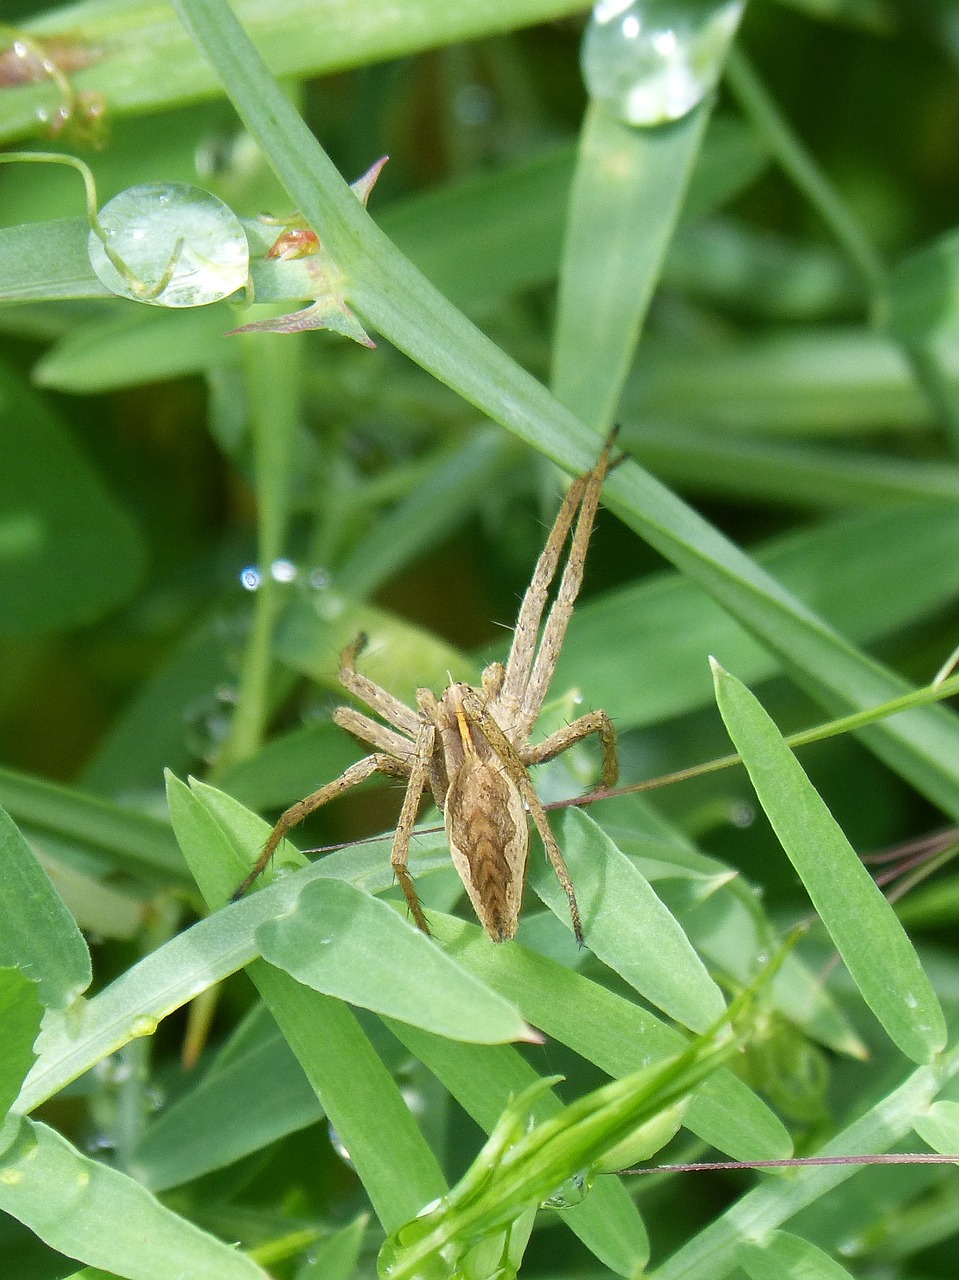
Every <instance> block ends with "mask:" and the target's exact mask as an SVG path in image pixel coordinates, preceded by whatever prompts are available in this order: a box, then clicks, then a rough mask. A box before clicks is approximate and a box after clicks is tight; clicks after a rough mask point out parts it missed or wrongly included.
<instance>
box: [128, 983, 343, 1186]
mask: <svg viewBox="0 0 959 1280" xmlns="http://www.w3.org/2000/svg"><path fill="white" fill-rule="evenodd" d="M267 1079H268V1080H269V1088H264V1086H263V1082H264V1080H267ZM238 1115H242V1116H243V1121H244V1122H243V1124H242V1125H238V1124H236V1123H235V1118H236V1116H238ZM322 1117H323V1108H322V1107H321V1106H320V1104H319V1102H318V1100H317V1097H316V1094H315V1093H314V1092H313V1090H312V1088H311V1087H310V1084H309V1081H308V1080H307V1078H306V1076H305V1075H304V1074H303V1069H302V1067H301V1066H300V1065H299V1063H298V1062H297V1060H296V1058H295V1057H294V1056H293V1052H292V1050H291V1049H290V1047H289V1045H288V1044H287V1042H286V1041H285V1040H284V1039H283V1036H282V1035H281V1034H280V1031H279V1028H278V1027H277V1025H276V1023H275V1022H274V1021H273V1019H272V1017H271V1016H270V1013H269V1011H268V1010H267V1008H266V1007H265V1005H263V1004H257V1005H255V1006H254V1007H253V1009H252V1010H251V1011H250V1013H249V1014H248V1015H247V1017H246V1018H245V1019H244V1020H243V1021H242V1022H241V1023H240V1025H239V1026H238V1027H237V1029H236V1030H235V1031H234V1032H233V1034H232V1035H231V1036H230V1038H229V1040H227V1042H226V1044H225V1045H224V1046H223V1048H222V1049H221V1050H220V1051H219V1053H218V1054H217V1057H216V1059H215V1060H214V1062H213V1063H212V1064H211V1066H210V1067H209V1069H208V1070H207V1071H206V1073H205V1074H204V1076H203V1078H202V1079H201V1080H200V1081H199V1082H198V1083H197V1084H196V1085H195V1086H194V1088H192V1089H190V1090H189V1092H187V1093H185V1094H184V1095H183V1096H182V1097H180V1098H178V1099H177V1100H176V1101H175V1102H174V1103H173V1104H172V1105H171V1106H169V1107H167V1108H166V1110H164V1111H163V1112H161V1113H160V1115H159V1116H157V1117H156V1118H155V1119H154V1120H153V1121H152V1123H151V1124H149V1125H148V1127H147V1129H146V1131H145V1132H144V1134H143V1137H142V1139H141V1140H140V1142H139V1143H138V1144H137V1147H136V1151H135V1153H134V1167H135V1170H136V1175H137V1178H138V1179H139V1181H141V1182H143V1183H144V1184H145V1185H146V1186H148V1187H149V1188H150V1189H151V1191H165V1190H166V1189H167V1188H169V1187H176V1186H179V1185H180V1184H181V1183H184V1182H189V1181H190V1180H191V1179H192V1178H198V1177H199V1176H200V1175H201V1174H204V1173H209V1172H210V1171H211V1170H212V1169H220V1168H222V1167H223V1166H224V1165H228V1164H232V1163H233V1162H234V1161H235V1160H240V1159H242V1157H243V1156H248V1155H251V1154H252V1153H253V1152H255V1151H259V1150H260V1149H261V1148H263V1147H266V1146H268V1145H269V1144H270V1143H271V1142H275V1141H277V1139H279V1138H282V1137H285V1136H286V1135H287V1134H289V1133H295V1132H297V1131H298V1130H300V1129H305V1128H306V1127H307V1125H310V1124H315V1123H316V1122H317V1121H318V1120H321V1119H322Z"/></svg>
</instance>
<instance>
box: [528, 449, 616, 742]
mask: <svg viewBox="0 0 959 1280" xmlns="http://www.w3.org/2000/svg"><path fill="white" fill-rule="evenodd" d="M612 444H613V436H610V438H609V439H608V440H607V442H606V444H605V446H604V448H603V451H602V453H601V454H600V455H599V460H598V461H597V463H596V466H595V467H594V468H593V470H592V471H589V472H587V473H586V475H585V476H583V477H582V480H583V486H584V487H583V491H582V505H581V506H580V510H579V519H578V520H577V522H576V532H575V533H574V534H573V543H572V546H571V547H570V552H569V559H568V560H567V562H566V568H565V569H564V570H563V576H562V578H561V579H560V584H559V590H558V591H557V593H556V599H555V600H554V601H553V607H552V609H550V611H549V615H548V617H547V619H546V625H545V627H544V628H543V637H542V640H541V641H540V645H539V650H538V652H537V654H536V658H535V661H534V662H533V666H532V671H531V672H530V677H529V682H528V684H527V685H526V688H525V691H524V693H523V695H522V704H521V706H520V709H519V712H518V713H517V716H516V720H515V726H514V736H515V737H516V738H517V739H519V740H522V739H523V738H525V737H526V736H527V734H529V732H530V730H531V729H532V727H533V725H534V724H535V723H536V720H537V718H538V716H539V713H540V711H542V709H543V702H544V701H545V699H546V693H547V690H548V689H549V682H550V680H552V678H553V672H554V671H555V670H556V663H557V661H558V660H559V652H560V649H561V648H562V647H563V640H564V638H565V636H566V628H567V627H568V626H569V620H570V618H571V617H572V616H573V605H574V604H575V603H576V597H577V596H578V595H579V589H580V587H581V586H582V585H583V570H584V569H585V567H586V550H587V547H588V546H589V535H590V534H591V533H592V530H593V521H594V520H595V519H596V511H597V508H598V507H599V495H600V490H601V489H602V487H603V481H604V480H605V478H606V472H607V471H608V470H609V458H610V451H611V449H612ZM557 524H558V521H557ZM550 537H552V534H551V535H550Z"/></svg>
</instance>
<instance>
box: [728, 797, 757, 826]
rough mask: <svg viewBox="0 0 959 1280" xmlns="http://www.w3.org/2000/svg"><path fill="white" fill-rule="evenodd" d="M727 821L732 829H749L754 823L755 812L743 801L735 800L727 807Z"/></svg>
mask: <svg viewBox="0 0 959 1280" xmlns="http://www.w3.org/2000/svg"><path fill="white" fill-rule="evenodd" d="M729 821H730V822H731V823H732V824H733V826H734V827H741V828H743V829H745V828H746V827H751V826H752V825H753V823H754V822H755V821H756V810H755V808H754V807H753V806H752V805H751V804H747V803H746V801H745V800H735V801H733V802H732V803H731V804H730V806H729Z"/></svg>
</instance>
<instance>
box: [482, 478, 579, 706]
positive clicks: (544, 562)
mask: <svg viewBox="0 0 959 1280" xmlns="http://www.w3.org/2000/svg"><path fill="white" fill-rule="evenodd" d="M586 480H587V477H586V476H585V475H583V476H579V477H577V479H575V480H574V481H573V482H572V484H571V485H570V486H569V488H568V489H567V490H566V497H565V498H564V499H563V504H562V506H561V507H560V509H559V512H558V513H557V516H556V519H555V521H554V522H553V527H552V529H550V531H549V536H548V537H547V539H546V545H545V546H544V547H543V550H542V551H541V553H540V557H539V559H538V560H537V561H536V568H535V569H534V570H533V577H532V579H531V580H530V584H529V586H528V587H527V588H526V594H525V595H524V596H523V602H522V604H521V605H520V607H519V614H518V615H517V618H516V626H515V627H514V628H513V643H512V644H511V645H510V651H509V657H508V658H507V659H506V673H505V677H504V679H503V684H502V688H501V689H500V691H499V693H498V695H497V697H496V706H497V708H498V709H499V711H500V714H501V716H502V719H503V722H504V723H505V724H507V725H512V724H513V722H514V720H515V719H516V717H517V715H518V714H519V712H520V710H521V706H522V703H523V695H524V693H525V691H526V685H527V683H528V681H529V675H530V671H531V669H532V666H533V659H534V658H535V656H536V640H537V637H538V636H539V624H540V622H541V621H542V617H543V610H544V609H545V608H546V597H547V592H548V591H549V586H550V583H551V582H552V581H553V579H554V578H555V577H556V570H557V568H558V567H559V558H560V556H561V555H562V553H563V547H564V546H565V545H566V539H567V537H568V535H569V531H570V529H571V528H572V525H573V520H574V519H575V516H576V510H577V508H578V507H579V504H580V503H581V502H582V500H583V491H584V490H585V488H586Z"/></svg>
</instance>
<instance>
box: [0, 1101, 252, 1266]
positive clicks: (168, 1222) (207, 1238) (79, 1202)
mask: <svg viewBox="0 0 959 1280" xmlns="http://www.w3.org/2000/svg"><path fill="white" fill-rule="evenodd" d="M0 1209H2V1210H3V1211H4V1212H5V1213H8V1214H10V1216H11V1217H13V1218H16V1219H17V1220H18V1221H20V1222H22V1223H23V1224H24V1225H25V1226H27V1227H29V1228H30V1230H31V1231H33V1232H35V1233H36V1234H37V1235H38V1236H39V1237H40V1239H41V1240H44V1241H46V1243H47V1244H49V1245H51V1246H52V1247H53V1248H54V1249H57V1250H58V1251H59V1252H60V1253H64V1254H66V1255H67V1257H69V1258H77V1259H79V1261H81V1262H86V1263H89V1264H90V1265H91V1266H95V1267H102V1268H103V1269H104V1270H107V1271H110V1272H112V1273H113V1274H115V1275H117V1276H122V1277H125V1278H126V1280H183V1277H184V1276H201V1275H202V1276H203V1277H204V1280H266V1272H264V1271H263V1270H261V1268H260V1267H258V1266H257V1265H256V1263H255V1262H253V1260H252V1259H251V1258H248V1257H246V1255H245V1254H242V1253H240V1252H238V1251H237V1250H236V1249H235V1248H234V1247H233V1246H232V1245H229V1244H225V1243H224V1242H223V1241H221V1240H217V1239H215V1238H214V1237H213V1236H211V1235H208V1234H207V1233H206V1232H205V1231H201V1230H200V1228H199V1227H196V1226H194V1224H193V1223H192V1222H188V1221H187V1220H186V1219H185V1218H181V1217H180V1216H179V1215H177V1214H175V1213H174V1212H173V1211H172V1210H170V1209H167V1208H165V1207H164V1206H163V1205H161V1204H160V1203H159V1201H158V1200H155V1199H154V1198H153V1196H152V1195H151V1194H150V1192H149V1191H147V1190H146V1189H145V1188H144V1187H141V1186H140V1184H139V1183H138V1182H135V1181H134V1180H133V1179H132V1178H130V1177H128V1176H127V1175H126V1174H124V1173H120V1172H119V1171H118V1170H116V1169H111V1168H109V1167H108V1166H107V1165H105V1164H101V1163H100V1162H99V1161H97V1160H90V1159H89V1158H88V1157H86V1156H82V1155H81V1154H80V1153H79V1151H77V1150H76V1148H75V1147H72V1146H71V1145H70V1143H69V1142H67V1141H66V1139H65V1138H62V1137H60V1135H59V1134H58V1133H55V1132H54V1130H53V1129H50V1128H48V1127H47V1126H46V1125H43V1124H36V1123H34V1122H33V1121H30V1120H23V1121H21V1127H20V1132H19V1135H18V1137H17V1140H16V1142H15V1143H14V1145H13V1146H12V1148H10V1149H8V1150H7V1152H6V1153H5V1155H4V1156H3V1159H2V1161H0Z"/></svg>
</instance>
